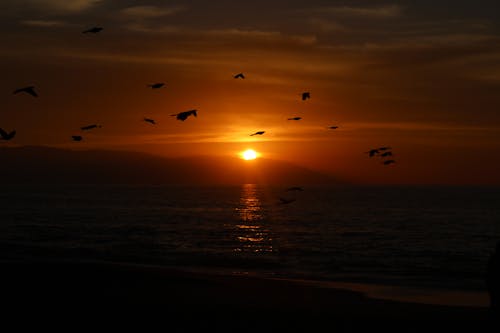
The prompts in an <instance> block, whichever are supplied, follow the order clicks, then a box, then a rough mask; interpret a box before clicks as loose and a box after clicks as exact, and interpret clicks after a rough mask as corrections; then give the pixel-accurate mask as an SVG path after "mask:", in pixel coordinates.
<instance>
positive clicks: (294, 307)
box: [1, 262, 491, 332]
mask: <svg viewBox="0 0 500 333" xmlns="http://www.w3.org/2000/svg"><path fill="white" fill-rule="evenodd" d="M2 267H3V269H2V271H3V272H4V273H2V275H3V276H2V280H3V282H2V291H1V292H2V295H3V297H2V298H3V303H4V304H7V305H8V306H7V309H8V312H4V314H7V316H6V318H9V319H11V318H14V317H15V318H18V317H19V316H21V317H23V318H33V316H36V317H38V318H43V320H42V322H45V324H47V323H49V324H50V325H51V327H53V326H54V325H57V324H58V323H59V324H60V323H67V322H70V323H71V324H72V325H73V324H75V323H79V325H95V324H97V323H100V325H101V324H102V323H103V320H104V322H106V323H107V324H108V325H109V324H112V325H113V327H118V326H123V327H127V326H128V325H137V324H138V323H140V326H142V327H146V326H148V325H153V323H156V324H158V323H161V324H162V325H165V326H167V327H168V331H175V332H184V331H185V332H191V331H193V332H194V331H209V332H212V331H213V332H221V331H223V332H226V331H227V332H251V331H252V332H262V331H264V332H268V331H269V332H290V331H297V332H308V331H309V332H323V331H334V332H355V331H366V330H367V329H370V330H372V329H382V330H384V331H386V332H387V331H391V332H392V331H394V332H420V331H422V330H432V331H434V330H446V331H452V330H458V329H460V330H464V329H465V330H469V331H475V332H477V331H482V330H483V329H484V330H486V329H487V327H488V326H489V325H490V324H491V322H490V320H489V318H488V309H487V308H486V307H480V306H445V305H430V304H422V303H417V302H411V301H405V302H402V301H392V300H382V299H376V298H372V297H368V296H367V294H366V293H364V292H361V291H354V290H352V288H351V290H349V289H346V288H333V287H331V285H330V286H327V285H325V284H323V285H321V284H313V283H303V282H297V281H290V280H282V279H263V278H257V277H250V276H244V275H209V274H204V273H193V272H183V271H177V270H173V269H166V268H162V267H157V266H142V265H130V264H118V263H109V262H36V263H35V262H33V263H26V262H23V263H20V262H18V263H15V262H4V263H2ZM340 286H342V285H341V284H340ZM368 289H369V288H368ZM11 315H12V316H13V317H11ZM16 322H17V325H22V324H23V323H24V324H27V323H28V322H29V321H25V322H23V321H17V320H16Z"/></svg>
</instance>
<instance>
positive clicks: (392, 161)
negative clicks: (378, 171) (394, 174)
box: [382, 160, 396, 165]
mask: <svg viewBox="0 0 500 333" xmlns="http://www.w3.org/2000/svg"><path fill="white" fill-rule="evenodd" d="M382 163H383V164H384V165H389V164H394V163H396V161H394V160H387V161H384V162H382Z"/></svg>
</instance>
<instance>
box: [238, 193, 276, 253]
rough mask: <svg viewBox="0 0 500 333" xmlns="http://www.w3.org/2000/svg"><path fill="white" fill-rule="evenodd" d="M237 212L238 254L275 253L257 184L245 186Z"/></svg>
mask: <svg viewBox="0 0 500 333" xmlns="http://www.w3.org/2000/svg"><path fill="white" fill-rule="evenodd" d="M236 211H237V212H238V215H239V217H240V218H239V220H240V223H239V224H237V225H235V237H236V239H237V240H238V244H239V246H238V247H236V248H235V249H234V251H236V252H255V253H258V252H273V246H272V238H271V234H270V232H269V230H268V229H267V228H266V226H265V221H264V210H263V209H262V204H261V200H260V198H259V191H258V187H257V185H255V184H245V185H243V186H242V188H241V196H240V202H239V205H238V208H236Z"/></svg>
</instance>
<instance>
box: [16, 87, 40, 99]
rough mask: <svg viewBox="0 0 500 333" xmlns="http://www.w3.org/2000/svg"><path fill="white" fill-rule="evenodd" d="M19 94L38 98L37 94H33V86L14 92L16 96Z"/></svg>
mask: <svg viewBox="0 0 500 333" xmlns="http://www.w3.org/2000/svg"><path fill="white" fill-rule="evenodd" d="M20 92H25V93H27V94H30V95H31V96H33V97H38V94H37V93H36V92H35V87H34V86H29V87H24V88H19V89H16V90H14V94H17V93H20Z"/></svg>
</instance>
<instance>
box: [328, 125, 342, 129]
mask: <svg viewBox="0 0 500 333" xmlns="http://www.w3.org/2000/svg"><path fill="white" fill-rule="evenodd" d="M328 128H329V129H337V128H339V127H338V126H330V127H328Z"/></svg>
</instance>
